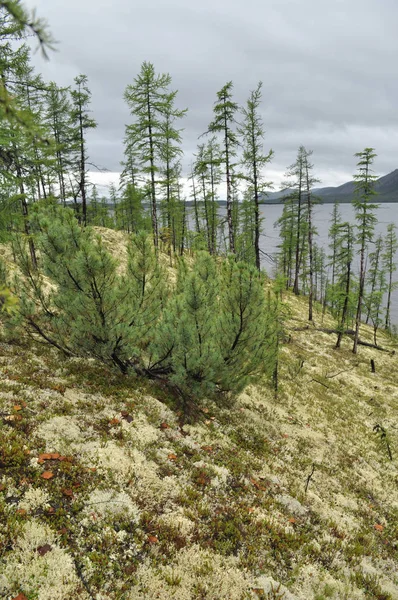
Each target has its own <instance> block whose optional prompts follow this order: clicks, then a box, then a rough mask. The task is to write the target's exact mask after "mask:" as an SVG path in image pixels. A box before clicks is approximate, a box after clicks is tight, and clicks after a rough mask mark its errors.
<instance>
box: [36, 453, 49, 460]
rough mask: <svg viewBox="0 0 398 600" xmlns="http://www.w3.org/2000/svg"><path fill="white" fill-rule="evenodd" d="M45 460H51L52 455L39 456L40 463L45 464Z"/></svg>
mask: <svg viewBox="0 0 398 600" xmlns="http://www.w3.org/2000/svg"><path fill="white" fill-rule="evenodd" d="M45 460H51V454H47V453H46V452H45V453H43V454H39V458H38V461H39V462H44V461H45Z"/></svg>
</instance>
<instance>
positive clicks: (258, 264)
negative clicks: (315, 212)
mask: <svg viewBox="0 0 398 600" xmlns="http://www.w3.org/2000/svg"><path fill="white" fill-rule="evenodd" d="M252 144H253V149H254V148H255V147H256V140H255V139H254V132H253V135H252ZM253 184H254V252H255V255H256V267H257V269H258V270H259V271H260V269H261V261H260V206H259V204H260V198H259V191H258V173H257V161H256V157H254V160H253Z"/></svg>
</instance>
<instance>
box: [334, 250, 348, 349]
mask: <svg viewBox="0 0 398 600" xmlns="http://www.w3.org/2000/svg"><path fill="white" fill-rule="evenodd" d="M348 251H349V252H350V247H348ZM350 285H351V260H349V261H348V262H347V279H346V287H345V297H344V305H343V311H342V313H341V320H340V331H339V334H338V337H337V342H336V348H340V345H341V340H342V338H343V332H344V326H345V323H346V319H347V312H348V300H349V296H350Z"/></svg>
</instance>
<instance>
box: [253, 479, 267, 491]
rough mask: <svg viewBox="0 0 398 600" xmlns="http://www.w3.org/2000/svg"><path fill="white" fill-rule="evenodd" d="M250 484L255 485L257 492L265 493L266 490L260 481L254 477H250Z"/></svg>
mask: <svg viewBox="0 0 398 600" xmlns="http://www.w3.org/2000/svg"><path fill="white" fill-rule="evenodd" d="M250 483H252V484H253V485H254V487H255V488H256V490H261V491H264V490H265V489H266V488H265V487H264V486H263V485H261V483H260V482H259V481H257V479H254V477H250Z"/></svg>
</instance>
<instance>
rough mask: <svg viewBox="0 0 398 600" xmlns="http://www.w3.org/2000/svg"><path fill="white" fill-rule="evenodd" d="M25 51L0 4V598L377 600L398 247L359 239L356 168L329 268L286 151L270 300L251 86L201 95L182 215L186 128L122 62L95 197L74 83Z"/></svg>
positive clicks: (14, 12)
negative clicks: (123, 122) (242, 95)
mask: <svg viewBox="0 0 398 600" xmlns="http://www.w3.org/2000/svg"><path fill="white" fill-rule="evenodd" d="M29 32H30V33H33V34H34V35H36V37H37V38H38V41H39V43H40V44H41V45H42V47H43V49H44V51H45V50H46V48H47V49H48V48H49V47H51V44H52V40H51V37H50V36H49V34H48V32H47V29H46V26H45V24H44V23H43V22H42V21H40V20H37V19H35V18H33V17H32V16H30V15H29V14H28V13H27V12H26V11H25V10H24V8H23V6H22V4H21V3H20V2H18V1H17V0H14V1H13V0H9V1H7V2H0V37H1V43H0V52H1V57H2V61H1V69H2V78H1V83H0V128H1V130H0V131H1V139H2V144H1V149H0V167H1V168H0V178H1V190H0V235H1V246H0V253H1V263H0V279H1V281H0V285H1V299H2V309H3V310H2V313H1V325H2V327H1V340H0V346H1V356H0V433H1V435H0V520H1V523H2V525H4V526H3V527H2V529H1V531H0V596H1V597H4V598H7V600H16V599H18V600H24V599H27V600H50V599H55V600H64V599H65V600H74V599H76V600H77V599H83V600H84V599H85V598H87V599H93V598H95V599H97V600H105V598H109V599H115V600H130V599H131V600H133V599H134V600H136V599H140V598H142V599H148V598H158V599H160V600H168V599H169V598H174V599H175V600H191V599H192V600H204V599H206V600H222V599H225V600H244V599H249V598H253V599H255V598H263V599H267V600H276V599H279V600H282V599H284V600H308V599H311V598H313V599H316V600H323V599H326V598H335V599H336V600H337V599H346V600H356V599H358V600H360V599H369V598H371V599H378V600H383V599H384V600H393V599H394V598H397V597H398V578H397V573H398V554H397V549H398V548H397V539H398V529H397V527H398V526H397V523H398V518H397V517H398V491H397V481H398V471H397V466H396V455H397V442H398V436H397V429H398V420H397V418H398V409H397V406H398V404H397V400H398V391H397V390H398V381H397V377H398V376H397V373H398V368H397V367H398V363H397V360H398V359H397V356H396V354H395V348H396V337H395V335H394V331H393V330H392V329H393V328H392V325H391V301H392V300H391V299H392V292H393V290H394V288H395V285H396V284H395V281H394V273H395V259H396V257H395V255H396V250H397V247H398V242H397V235H396V231H395V228H394V225H392V224H391V225H389V226H388V229H387V236H386V237H385V239H384V240H382V239H380V238H377V239H374V227H375V223H376V210H377V198H376V199H375V197H374V189H373V187H374V181H375V176H374V175H373V173H372V165H373V161H374V159H375V158H376V154H375V151H374V149H373V148H365V149H364V150H363V151H361V152H359V153H358V154H357V159H358V164H357V173H356V175H355V176H354V177H355V182H356V196H355V201H354V208H355V222H354V223H347V222H342V219H341V216H340V212H339V208H338V206H337V205H336V206H335V207H334V209H333V214H332V217H331V226H330V240H329V249H330V255H326V253H325V250H324V249H323V248H322V247H321V244H320V242H319V240H317V232H316V230H315V228H314V224H313V211H314V206H315V204H316V202H317V198H316V193H315V192H314V186H315V185H316V183H317V178H316V174H315V167H314V165H313V164H312V162H311V160H312V152H311V151H310V150H308V149H306V148H305V147H303V146H300V148H299V149H298V154H297V158H296V161H295V162H294V163H293V164H292V165H291V166H290V167H288V171H287V184H286V186H285V189H286V193H285V198H284V205H283V213H282V216H281V218H280V220H279V222H278V226H279V228H280V246H279V250H278V254H277V257H276V262H275V273H273V274H272V275H273V279H271V278H270V277H268V276H267V274H266V273H265V271H264V270H263V269H262V260H261V258H262V255H261V248H260V242H259V240H260V236H261V231H262V229H261V227H262V223H261V218H260V211H259V205H260V203H261V199H262V198H263V197H264V194H265V193H266V190H267V189H268V188H269V186H270V184H269V183H268V182H267V179H266V167H267V165H268V163H269V161H270V160H271V159H272V155H273V152H272V150H265V149H264V143H263V140H264V124H263V122H262V119H261V111H260V106H261V99H262V98H261V95H262V86H261V83H260V84H258V85H257V87H256V88H255V89H254V90H253V91H252V92H251V93H250V94H249V98H248V101H247V104H246V105H245V106H244V107H243V108H241V107H240V106H239V105H238V103H236V102H235V100H234V97H233V84H232V82H227V83H226V84H225V85H224V86H223V87H222V88H221V89H220V91H219V92H218V93H217V99H216V102H215V104H214V107H213V116H212V117H210V119H209V120H210V124H209V126H208V130H207V132H206V133H205V134H203V137H202V136H201V139H200V143H199V145H198V148H197V153H196V154H195V156H194V157H193V159H192V167H191V171H190V174H189V182H190V188H191V194H192V196H191V200H192V202H191V203H187V201H186V200H187V199H186V198H185V195H184V191H183V186H182V180H183V164H184V163H183V161H182V159H183V151H182V132H183V130H182V123H183V119H184V116H185V114H186V109H185V108H180V107H179V106H178V93H177V92H176V91H175V90H173V88H172V80H171V77H170V75H169V74H164V73H163V74H158V73H156V71H155V67H154V65H153V64H151V63H147V62H145V63H143V65H142V68H141V71H140V73H138V74H137V76H136V78H135V79H134V80H133V82H132V83H130V84H128V85H127V87H126V91H125V96H124V98H125V101H126V103H127V105H128V107H129V109H130V112H131V122H130V123H129V124H128V125H127V127H126V134H125V139H124V148H125V156H124V161H123V164H122V169H123V172H122V176H121V184H120V187H119V188H116V187H115V186H113V187H112V188H111V189H110V195H109V197H99V194H98V190H97V189H96V188H95V186H91V185H90V183H89V179H88V169H89V166H90V160H89V152H88V143H87V133H88V131H89V130H90V129H93V128H94V127H96V126H97V123H96V121H95V119H94V118H92V116H91V112H90V99H91V92H90V88H89V81H88V79H87V77H86V76H85V75H81V74H80V75H77V77H76V78H75V80H74V83H73V84H71V86H70V87H66V88H60V87H59V86H57V84H56V83H54V82H50V83H47V82H45V81H44V80H43V79H42V77H41V76H40V75H37V74H35V73H34V71H33V69H32V67H31V65H30V54H29V50H28V47H27V46H26V45H25V43H23V42H24V37H25V36H26V35H27V34H29ZM21 40H22V43H21ZM99 125H100V124H99ZM199 133H200V132H199ZM223 186H224V187H225V190H226V216H225V217H224V216H223V211H221V210H220V205H219V201H220V199H222V193H223V192H222V190H223V189H224V188H223ZM355 256H358V257H359V262H360V269H359V271H358V272H357V271H356V269H355V268H354V257H355ZM384 300H385V302H384ZM365 321H366V323H365ZM358 350H359V351H358Z"/></svg>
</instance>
